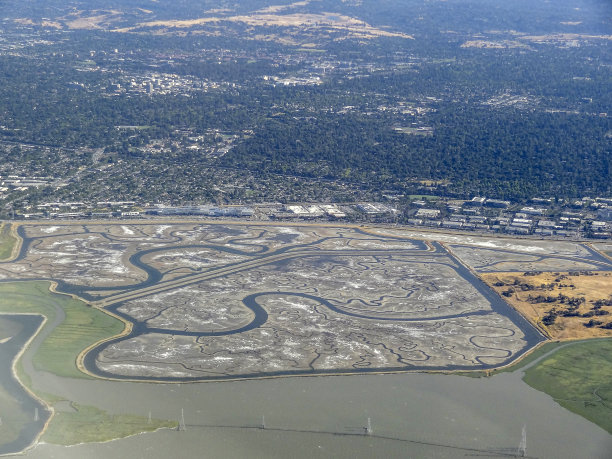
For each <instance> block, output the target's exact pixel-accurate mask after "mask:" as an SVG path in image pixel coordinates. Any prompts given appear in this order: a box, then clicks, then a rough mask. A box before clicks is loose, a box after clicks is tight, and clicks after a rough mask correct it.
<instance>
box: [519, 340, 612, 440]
mask: <svg viewBox="0 0 612 459" xmlns="http://www.w3.org/2000/svg"><path fill="white" fill-rule="evenodd" d="M523 379H524V381H525V382H526V383H527V384H529V385H530V386H531V387H533V388H535V389H537V390H540V391H542V392H546V393H547V394H549V395H550V396H551V397H553V398H554V399H555V401H556V402H557V403H559V404H560V405H561V406H563V407H564V408H567V409H568V410H570V411H572V412H574V413H576V414H579V415H580V416H583V417H585V418H586V419H588V420H589V421H592V422H594V423H595V424H597V425H598V426H600V427H602V428H603V429H605V430H607V431H608V432H610V433H612V340H610V339H606V340H590V341H587V342H578V343H576V344H571V345H570V346H567V347H564V348H563V349H559V350H558V351H557V352H555V353H554V354H553V355H551V356H550V357H548V358H546V359H544V360H542V361H541V362H540V363H538V364H537V365H535V366H534V367H532V368H529V369H528V370H527V371H526V372H525V376H524V378H523Z"/></svg>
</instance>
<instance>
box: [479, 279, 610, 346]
mask: <svg viewBox="0 0 612 459" xmlns="http://www.w3.org/2000/svg"><path fill="white" fill-rule="evenodd" d="M481 277H482V279H483V280H484V281H485V282H486V283H487V284H488V285H489V286H490V287H491V288H493V289H494V290H495V291H496V292H497V293H499V294H500V295H502V297H503V298H504V299H505V300H506V301H508V302H509V303H510V304H511V305H512V306H513V307H514V308H515V309H517V310H518V311H519V312H520V313H521V314H522V315H523V316H525V317H526V318H527V319H529V320H530V321H531V322H532V323H533V324H535V325H536V326H537V327H538V328H540V329H541V330H543V331H544V332H545V333H547V334H548V335H549V336H550V338H552V339H578V338H595V337H601V336H612V273H611V272H598V271H595V272H593V271H581V272H571V273H486V274H481ZM605 327H610V328H605Z"/></svg>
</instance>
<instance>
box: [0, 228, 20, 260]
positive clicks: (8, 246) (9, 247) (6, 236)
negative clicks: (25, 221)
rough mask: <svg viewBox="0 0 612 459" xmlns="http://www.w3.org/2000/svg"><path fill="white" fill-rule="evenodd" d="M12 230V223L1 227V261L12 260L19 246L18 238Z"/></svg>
mask: <svg viewBox="0 0 612 459" xmlns="http://www.w3.org/2000/svg"><path fill="white" fill-rule="evenodd" d="M11 228H12V225H11V224H10V223H2V225H1V226H0V260H6V259H8V258H10V257H11V255H12V254H13V248H14V247H15V244H17V238H15V236H13V234H12V233H11Z"/></svg>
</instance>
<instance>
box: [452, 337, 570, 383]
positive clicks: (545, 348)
mask: <svg viewBox="0 0 612 459" xmlns="http://www.w3.org/2000/svg"><path fill="white" fill-rule="evenodd" d="M564 344H567V343H563V342H558V341H555V342H548V343H545V344H543V345H542V346H540V347H539V348H537V349H536V350H535V351H533V352H531V353H530V354H529V355H527V356H525V357H523V358H522V359H520V360H519V361H518V362H515V363H513V364H511V365H508V366H506V367H503V368H496V369H493V370H477V371H449V372H448V374H453V375H459V376H467V377H469V378H484V377H489V376H495V375H497V374H499V373H511V372H513V371H517V370H520V369H521V368H523V367H525V366H527V365H529V364H530V363H531V362H533V361H534V360H537V359H539V358H540V357H541V356H543V355H544V354H546V353H547V352H550V351H552V350H553V349H556V348H558V347H559V346H563V345H564Z"/></svg>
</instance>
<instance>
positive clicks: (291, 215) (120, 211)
mask: <svg viewBox="0 0 612 459" xmlns="http://www.w3.org/2000/svg"><path fill="white" fill-rule="evenodd" d="M50 183H57V180H56V179H52V178H41V177H30V178H26V177H17V176H11V177H6V178H0V192H3V191H8V190H11V189H12V190H25V189H27V188H29V187H37V186H44V185H48V184H50ZM386 198H387V201H388V202H384V203H383V202H344V203H316V202H315V203H278V202H272V203H249V204H248V205H240V204H237V205H216V204H200V205H191V204H190V205H178V206H177V205H168V204H162V203H147V202H140V201H138V200H133V201H113V200H109V201H96V202H44V203H41V204H36V205H28V204H27V203H24V204H23V206H22V207H13V208H12V209H10V210H9V213H8V214H7V215H5V217H6V218H11V219H27V220H31V219H89V218H91V219H103V218H131V219H134V218H149V217H154V216H158V217H176V216H196V217H226V218H241V219H250V220H261V221H273V220H278V221H289V222H299V221H317V222H321V221H337V220H340V221H346V222H354V223H359V222H364V223H365V222H371V223H388V224H402V225H408V226H415V227H426V228H441V229H445V230H461V231H475V232H481V233H505V234H512V235H518V236H530V235H531V236H536V237H557V238H594V239H608V238H612V198H609V197H583V198H581V199H573V200H562V199H560V200H555V199H552V198H532V199H530V200H528V201H527V202H522V203H519V202H511V201H506V200H499V199H493V198H487V197H484V196H475V197H473V198H472V199H469V200H462V199H455V198H446V197H439V196H433V195H431V196H396V195H394V196H391V195H390V196H387V197H386ZM5 212H6V211H5Z"/></svg>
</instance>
